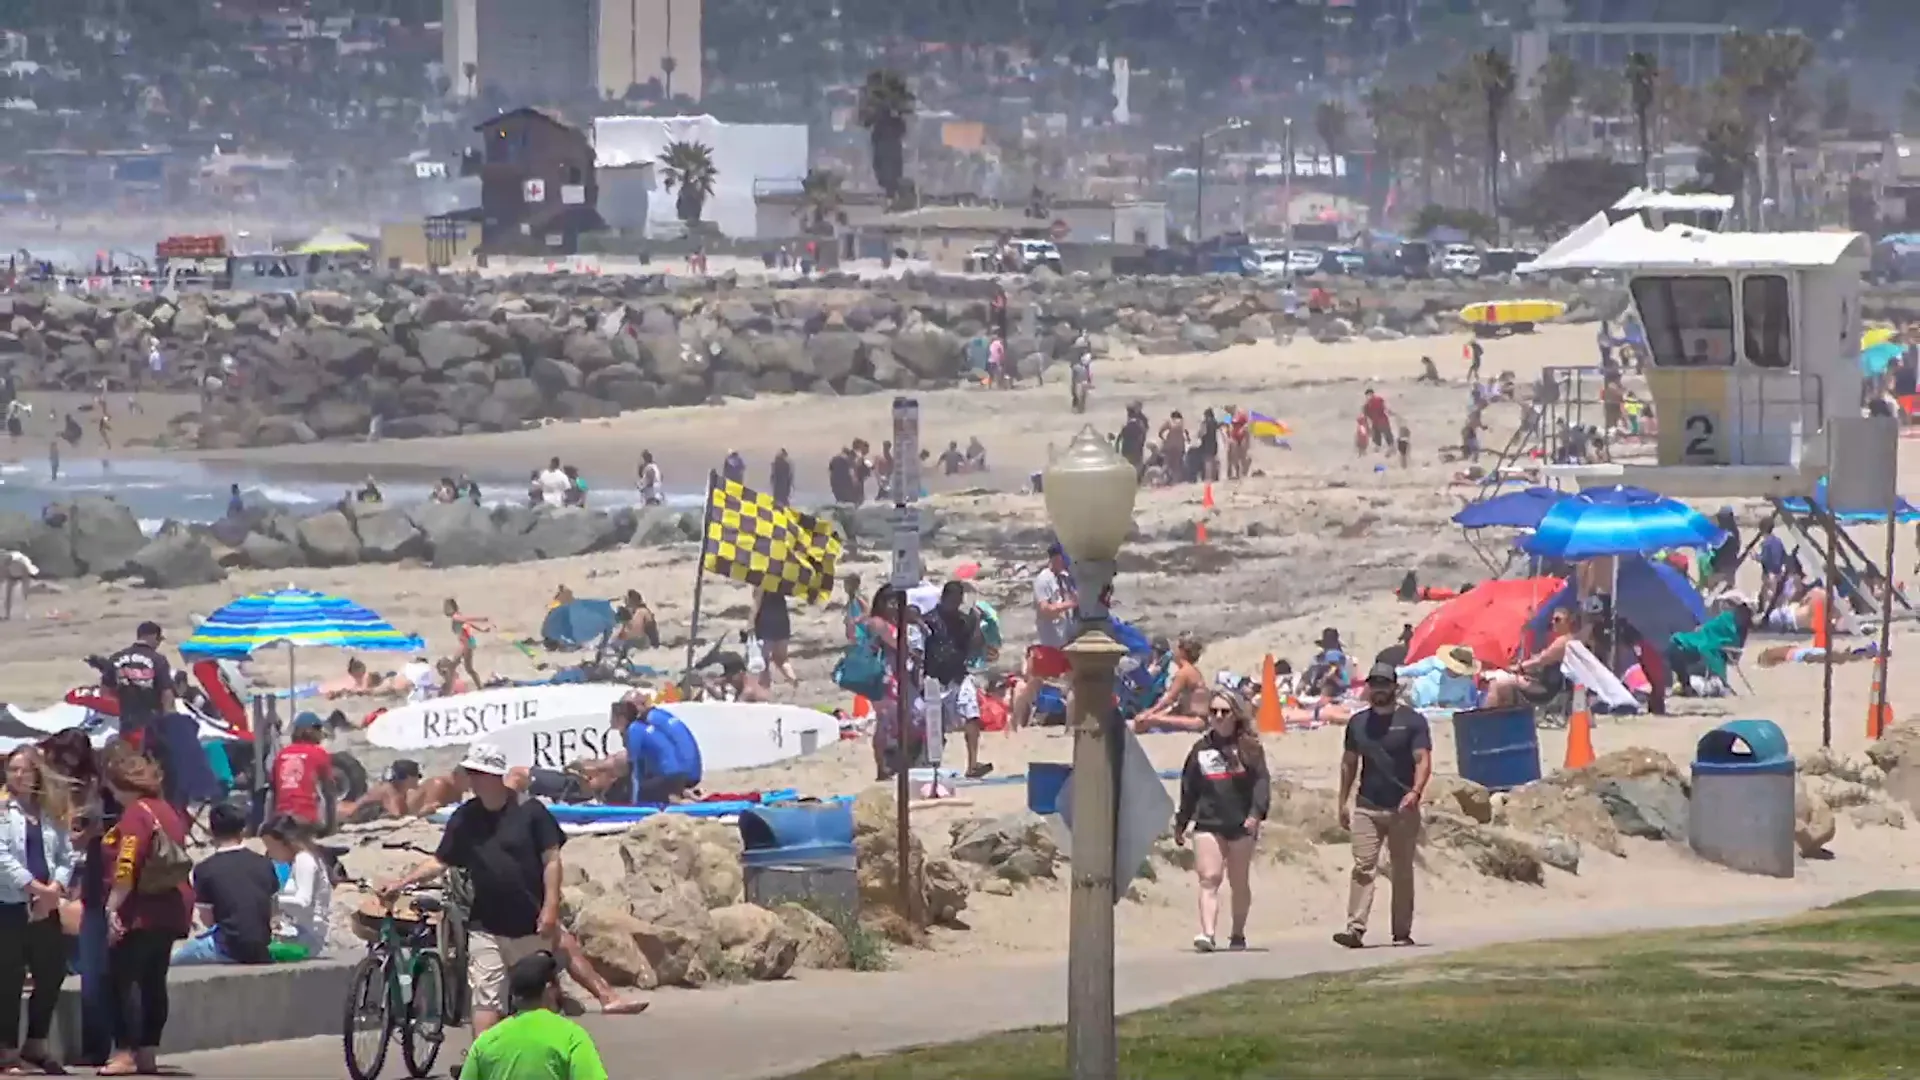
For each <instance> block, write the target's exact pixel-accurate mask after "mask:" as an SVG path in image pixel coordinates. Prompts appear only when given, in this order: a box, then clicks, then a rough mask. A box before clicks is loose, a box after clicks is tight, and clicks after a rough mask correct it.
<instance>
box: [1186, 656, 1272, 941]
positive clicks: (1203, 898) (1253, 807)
mask: <svg viewBox="0 0 1920 1080" xmlns="http://www.w3.org/2000/svg"><path fill="white" fill-rule="evenodd" d="M1270 797H1271V793H1270V792H1269V791H1268V779H1267V755H1266V751H1265V750H1263V749H1262V748H1261V746H1260V739H1259V737H1258V736H1256V735H1254V734H1253V732H1252V731H1250V730H1249V728H1248V724H1247V708H1246V705H1245V703H1244V702H1242V701H1241V700H1240V698H1239V696H1238V695H1236V694H1229V693H1226V692H1220V693H1216V694H1214V695H1213V696H1212V697H1211V698H1210V699H1209V700H1208V701H1207V730H1206V733H1205V734H1203V735H1201V736H1200V738H1199V740H1198V741H1196V742H1195V743H1194V744H1193V749H1191V750H1189V751H1187V762H1186V765H1185V767H1183V768H1182V769H1181V770H1180V809H1179V811H1178V812H1177V813H1176V814H1175V815H1174V819H1173V842H1174V843H1176V844H1179V845H1181V846H1185V845H1186V842H1187V828H1188V826H1192V828H1193V831H1194V838H1193V854H1194V870H1195V871H1196V872H1197V873H1198V874H1199V876H1200V932H1199V933H1198V934H1195V935H1194V938H1193V947H1194V948H1195V949H1197V950H1198V951H1200V952H1212V951H1213V950H1214V947H1215V946H1214V929H1215V927H1216V926H1217V924H1218V922H1219V918H1220V882H1221V880H1222V878H1224V879H1225V880H1226V882H1227V884H1228V886H1229V887H1231V888H1232V889H1233V909H1232V918H1233V928H1232V933H1231V934H1230V935H1229V936H1228V938H1227V947H1228V948H1230V949H1244V948H1246V947H1247V912H1248V911H1249V910H1250V909H1251V908H1252V906H1253V892H1252V889H1251V887H1250V885H1249V882H1248V877H1249V871H1250V869H1251V868H1252V865H1253V846H1254V843H1255V841H1256V840H1257V838H1258V837H1259V834H1260V823H1261V822H1262V821H1264V820H1266V817H1267V804H1268V800H1269V798H1270Z"/></svg>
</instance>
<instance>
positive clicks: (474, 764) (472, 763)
mask: <svg viewBox="0 0 1920 1080" xmlns="http://www.w3.org/2000/svg"><path fill="white" fill-rule="evenodd" d="M460 767H461V768H462V769H465V770H466V771H467V772H475V773H485V774H487V775H488V776H505V775H507V752H506V751H505V750H502V749H500V748H499V747H497V746H489V745H487V744H486V743H474V744H473V745H472V746H469V747H467V756H466V757H464V758H462V759H461V760H460Z"/></svg>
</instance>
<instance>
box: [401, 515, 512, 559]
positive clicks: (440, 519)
mask: <svg viewBox="0 0 1920 1080" xmlns="http://www.w3.org/2000/svg"><path fill="white" fill-rule="evenodd" d="M407 520H409V521H411V522H413V525H414V528H416V529H419V530H420V533H421V535H423V536H425V537H426V538H427V549H428V552H429V554H428V558H429V559H430V560H431V561H432V563H433V565H434V566H438V567H447V566H492V565H495V564H497V563H503V562H511V561H513V559H512V557H511V555H510V552H511V548H510V547H509V545H507V544H506V543H505V542H504V541H503V539H502V537H501V536H500V530H499V529H498V528H497V527H495V525H494V523H493V516H492V515H491V514H489V513H487V511H486V508H485V507H480V506H475V505H473V504H472V503H469V502H452V503H425V504H422V505H420V506H415V507H412V508H410V509H409V510H408V511H407Z"/></svg>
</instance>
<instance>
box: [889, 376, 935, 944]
mask: <svg viewBox="0 0 1920 1080" xmlns="http://www.w3.org/2000/svg"><path fill="white" fill-rule="evenodd" d="M919 448H920V403H919V402H918V401H915V400H914V399H913V398H906V397H900V398H894V399H893V471H892V472H891V473H890V474H889V475H888V478H887V483H888V486H889V487H890V488H892V489H893V578H892V584H893V587H894V589H895V590H896V591H897V592H898V593H899V595H900V612H899V617H898V619H896V620H895V625H894V630H895V637H894V648H893V665H894V666H893V723H894V727H893V730H894V753H895V760H894V763H893V764H894V767H895V770H896V772H895V776H896V784H897V786H896V788H895V792H894V800H895V802H896V803H897V804H898V805H897V807H896V817H897V821H896V826H897V830H898V831H897V834H896V837H895V844H896V849H897V851H898V858H899V864H900V913H901V914H902V915H903V916H905V917H906V918H908V919H909V920H911V919H913V918H915V914H914V912H915V911H916V910H917V908H916V905H915V904H914V903H913V870H912V864H911V860H909V859H908V857H907V854H908V852H910V851H911V850H912V849H913V830H912V828H911V825H910V823H909V820H908V815H907V803H908V800H910V799H911V798H912V797H913V781H912V777H911V776H910V775H909V774H910V773H911V771H912V765H913V762H912V759H910V758H909V757H908V756H907V747H908V746H909V745H911V743H910V741H909V739H908V738H907V730H908V729H907V725H908V724H911V723H912V722H913V703H914V702H915V701H917V700H918V699H919V697H920V694H919V692H918V691H919V688H918V687H917V686H916V685H914V683H913V681H912V680H913V677H914V671H913V663H912V658H911V657H909V656H908V654H907V607H908V604H907V590H908V589H911V588H913V587H914V586H915V585H918V584H920V517H919V514H918V513H917V512H916V511H915V510H914V508H913V507H912V506H911V505H910V504H911V503H912V502H913V501H914V500H916V499H917V498H919V492H920V484H919V479H920V449H919ZM934 782H935V783H936V784H937V783H939V778H938V777H937V776H936V777H935V780H934Z"/></svg>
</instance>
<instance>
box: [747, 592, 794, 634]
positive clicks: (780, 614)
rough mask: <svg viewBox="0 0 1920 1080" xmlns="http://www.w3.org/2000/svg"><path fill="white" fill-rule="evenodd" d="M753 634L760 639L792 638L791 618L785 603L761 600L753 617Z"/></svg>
mask: <svg viewBox="0 0 1920 1080" xmlns="http://www.w3.org/2000/svg"><path fill="white" fill-rule="evenodd" d="M753 636H754V637H757V638H759V639H760V640H761V641H789V640H792V638H793V618H792V616H790V615H789V614H788V613H787V607H786V605H785V604H779V603H770V602H767V601H761V603H760V612H759V614H757V615H755V616H754V618H753Z"/></svg>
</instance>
